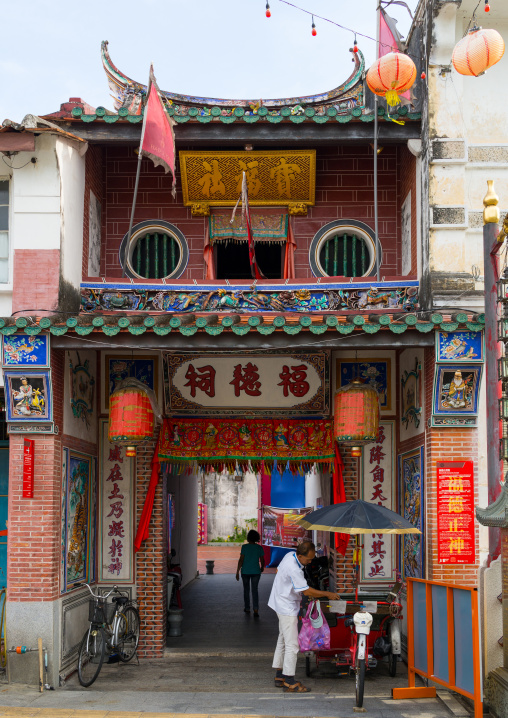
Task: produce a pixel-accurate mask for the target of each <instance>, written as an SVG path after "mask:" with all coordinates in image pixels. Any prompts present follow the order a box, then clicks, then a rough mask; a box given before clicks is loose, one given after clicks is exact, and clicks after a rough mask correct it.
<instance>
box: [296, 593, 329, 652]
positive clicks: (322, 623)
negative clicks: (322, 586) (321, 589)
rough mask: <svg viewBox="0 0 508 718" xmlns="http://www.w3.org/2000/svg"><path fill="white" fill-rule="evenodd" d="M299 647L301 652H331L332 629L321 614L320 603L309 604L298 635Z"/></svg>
mask: <svg viewBox="0 0 508 718" xmlns="http://www.w3.org/2000/svg"><path fill="white" fill-rule="evenodd" d="M298 645H299V647H300V650H301V651H329V650H330V627H329V626H328V623H327V622H326V618H325V617H324V616H323V614H322V612H321V605H320V603H319V601H311V602H310V603H309V607H308V609H307V613H306V615H305V617H304V618H303V619H302V628H301V629H300V633H299V634H298Z"/></svg>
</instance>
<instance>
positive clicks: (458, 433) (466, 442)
mask: <svg viewBox="0 0 508 718" xmlns="http://www.w3.org/2000/svg"><path fill="white" fill-rule="evenodd" d="M434 366H435V361H434V348H433V347H432V348H429V349H426V350H425V387H426V416H431V415H432V395H433V391H434ZM461 460H466V461H467V460H472V461H473V462H474V482H475V489H474V497H475V498H474V503H475V506H477V505H478V430H477V429H474V428H473V429H462V428H448V427H447V428H429V429H427V433H426V447H425V487H426V495H427V506H426V514H425V525H424V541H425V546H426V554H427V559H426V560H427V567H428V571H427V575H426V578H427V579H429V580H434V581H447V582H451V583H462V584H464V585H471V586H475V585H477V583H478V574H477V571H478V524H477V523H476V526H475V534H476V536H475V544H476V563H475V564H471V565H456V566H454V565H450V564H439V563H438V535H437V468H436V467H437V462H438V461H461Z"/></svg>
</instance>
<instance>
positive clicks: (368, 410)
mask: <svg viewBox="0 0 508 718" xmlns="http://www.w3.org/2000/svg"><path fill="white" fill-rule="evenodd" d="M378 432H379V396H378V393H377V391H376V390H375V389H374V388H373V387H372V386H371V385H370V384H364V383H363V381H362V380H361V379H353V381H352V382H351V383H350V384H348V385H347V386H343V387H341V388H340V389H338V390H337V391H336V392H335V400H334V436H335V441H336V442H337V444H338V445H339V446H350V447H351V456H353V457H359V456H361V453H362V448H361V447H362V446H364V445H365V444H370V443H372V442H373V441H375V440H376V439H377V435H378Z"/></svg>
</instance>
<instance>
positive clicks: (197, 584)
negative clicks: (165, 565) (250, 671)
mask: <svg viewBox="0 0 508 718" xmlns="http://www.w3.org/2000/svg"><path fill="white" fill-rule="evenodd" d="M273 579H274V576H273V575H268V574H263V575H262V576H261V580H260V582H259V614H260V615H259V618H256V619H255V618H254V616H253V615H252V613H251V614H246V613H244V611H243V584H242V582H241V581H237V580H236V578H235V576H234V574H214V575H213V576H206V575H205V576H201V575H200V576H199V578H197V579H196V580H195V581H192V583H190V584H189V585H188V586H186V587H185V588H184V589H183V591H182V603H183V609H184V611H183V624H182V632H183V635H182V636H179V637H177V638H173V637H168V642H167V649H168V650H167V653H168V655H175V654H180V653H193V654H194V655H199V654H204V655H207V656H210V655H213V654H215V655H216V654H222V653H234V654H236V655H238V654H244V655H260V654H261V655H263V656H265V655H267V654H271V653H272V652H273V650H274V648H275V642H276V640H277V633H278V621H277V616H276V614H275V612H274V611H272V609H271V608H268V605H267V604H268V598H269V596H270V591H271V589H272V583H273Z"/></svg>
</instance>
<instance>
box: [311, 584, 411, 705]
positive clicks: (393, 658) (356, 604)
mask: <svg viewBox="0 0 508 718" xmlns="http://www.w3.org/2000/svg"><path fill="white" fill-rule="evenodd" d="M400 588H401V584H396V585H395V586H394V587H393V589H392V591H391V593H390V594H389V595H388V596H386V595H372V594H369V595H368V596H367V595H366V596H362V595H361V594H359V595H358V597H355V595H354V594H352V595H341V598H342V601H327V600H323V601H321V610H322V612H323V614H324V617H325V618H326V621H327V623H328V625H329V627H330V650H327V651H321V650H320V651H306V652H305V670H306V673H307V676H310V675H311V671H312V667H313V666H312V664H313V663H314V664H315V666H316V668H319V665H320V664H321V663H332V664H334V665H335V666H336V667H337V669H338V674H339V675H347V674H349V673H352V672H355V674H356V705H357V707H359V708H361V707H362V705H363V691H364V683H365V673H366V671H368V670H371V669H373V668H375V667H376V666H377V664H378V661H380V660H382V659H383V658H384V657H386V656H387V657H388V671H389V674H390V676H392V677H394V676H395V675H396V672H397V661H398V659H399V656H400V652H401V641H400V625H401V623H400V622H401V619H402V606H401V604H400V603H398V602H397V596H398V593H399V591H400ZM336 604H345V605H338V606H337V605H336ZM337 610H339V611H340V612H337Z"/></svg>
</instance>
